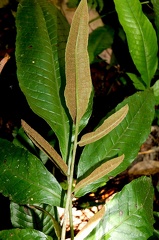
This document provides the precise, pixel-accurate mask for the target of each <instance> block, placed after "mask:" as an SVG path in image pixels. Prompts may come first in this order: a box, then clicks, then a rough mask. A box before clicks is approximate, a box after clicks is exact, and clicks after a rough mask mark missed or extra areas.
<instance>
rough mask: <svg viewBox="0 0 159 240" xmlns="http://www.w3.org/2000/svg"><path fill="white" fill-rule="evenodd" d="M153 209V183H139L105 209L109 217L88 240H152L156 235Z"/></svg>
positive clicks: (125, 191)
mask: <svg viewBox="0 0 159 240" xmlns="http://www.w3.org/2000/svg"><path fill="white" fill-rule="evenodd" d="M143 188H144V189H146V191H141V190H140V189H143ZM152 207H153V187H152V183H151V180H150V179H149V178H147V177H141V178H139V179H136V180H134V181H133V182H131V183H130V184H128V185H127V186H125V187H124V188H123V190H122V191H121V192H120V193H117V194H116V195H115V196H114V198H113V199H112V200H110V202H108V203H107V204H106V205H105V208H106V212H105V216H104V217H103V218H102V219H101V221H100V222H99V223H98V225H97V226H96V227H95V228H94V229H93V231H92V232H91V233H90V234H89V235H88V236H87V237H86V238H85V239H86V240H93V239H96V238H97V239H119V240H122V239H130V240H131V239H132V240H134V239H136V240H137V239H142V240H144V239H148V238H149V237H150V236H151V235H152V234H153V223H154V219H153V209H152Z"/></svg>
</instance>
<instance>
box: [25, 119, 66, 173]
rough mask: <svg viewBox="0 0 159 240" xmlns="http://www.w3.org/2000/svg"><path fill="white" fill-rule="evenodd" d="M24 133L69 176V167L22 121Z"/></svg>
mask: <svg viewBox="0 0 159 240" xmlns="http://www.w3.org/2000/svg"><path fill="white" fill-rule="evenodd" d="M21 124H22V127H23V129H24V131H25V132H26V133H27V135H28V137H29V138H30V139H31V140H32V141H33V143H34V144H35V145H36V146H37V147H38V148H40V149H41V150H42V151H43V152H45V154H46V155H47V156H48V157H49V159H50V160H52V161H53V163H54V164H55V165H56V166H57V167H58V168H59V169H60V170H61V171H62V173H63V174H64V175H66V176H67V170H68V167H67V165H66V163H65V162H64V160H63V159H62V158H61V156H60V155H59V154H58V153H57V152H56V150H55V149H54V148H53V147H52V146H51V145H50V144H49V143H48V142H47V141H46V140H45V139H44V138H43V137H42V136H41V135H40V134H39V133H37V132H36V131H35V130H34V129H33V128H31V127H30V126H29V125H28V124H27V123H26V122H25V121H24V120H22V121H21Z"/></svg>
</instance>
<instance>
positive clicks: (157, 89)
mask: <svg viewBox="0 0 159 240" xmlns="http://www.w3.org/2000/svg"><path fill="white" fill-rule="evenodd" d="M152 89H153V91H154V96H155V99H156V105H158V104H159V80H157V81H156V82H155V84H154V85H153V86H152Z"/></svg>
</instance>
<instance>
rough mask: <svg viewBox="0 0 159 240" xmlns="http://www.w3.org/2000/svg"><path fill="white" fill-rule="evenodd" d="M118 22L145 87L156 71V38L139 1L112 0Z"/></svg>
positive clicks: (148, 84)
mask: <svg viewBox="0 0 159 240" xmlns="http://www.w3.org/2000/svg"><path fill="white" fill-rule="evenodd" d="M114 3H115V7H116V11H117V13H118V17H119V21H120V23H121V25H122V26H123V28H124V31H125V33H126V37H127V41H128V46H129V51H130V54H131V57H132V59H133V61H134V64H135V65H136V68H137V69H138V71H139V73H140V74H141V78H142V80H143V81H144V83H145V86H146V87H149V86H150V81H151V79H152V78H153V76H154V74H155V72H156V69H157V62H158V60H157V52H158V46H157V37H156V33H155V30H154V28H153V26H152V24H151V23H150V22H149V20H148V19H147V17H146V16H145V15H144V14H143V12H142V8H141V3H140V1H139V0H123V1H120V0H114Z"/></svg>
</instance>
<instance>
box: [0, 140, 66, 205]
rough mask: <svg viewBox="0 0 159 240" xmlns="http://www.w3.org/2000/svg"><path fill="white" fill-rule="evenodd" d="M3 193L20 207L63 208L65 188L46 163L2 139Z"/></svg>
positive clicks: (0, 147)
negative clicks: (35, 205)
mask: <svg viewBox="0 0 159 240" xmlns="http://www.w3.org/2000/svg"><path fill="white" fill-rule="evenodd" d="M0 159H1V161H0V172H1V177H0V192H2V194H3V195H4V196H8V197H9V198H10V199H11V200H12V201H14V202H16V203H19V204H34V203H39V204H40V203H46V204H50V205H51V206H52V205H54V206H61V204H62V202H61V201H63V199H61V192H62V189H61V186H60V185H59V183H58V182H57V181H56V179H55V178H54V176H53V175H52V174H51V173H50V172H49V171H48V170H47V169H46V168H45V167H44V165H43V163H42V162H41V161H40V160H39V159H38V158H36V157H35V156H34V155H32V154H31V153H29V152H28V151H26V150H25V149H23V148H19V147H15V146H14V145H13V144H12V143H10V142H8V141H6V140H3V139H0Z"/></svg>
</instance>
